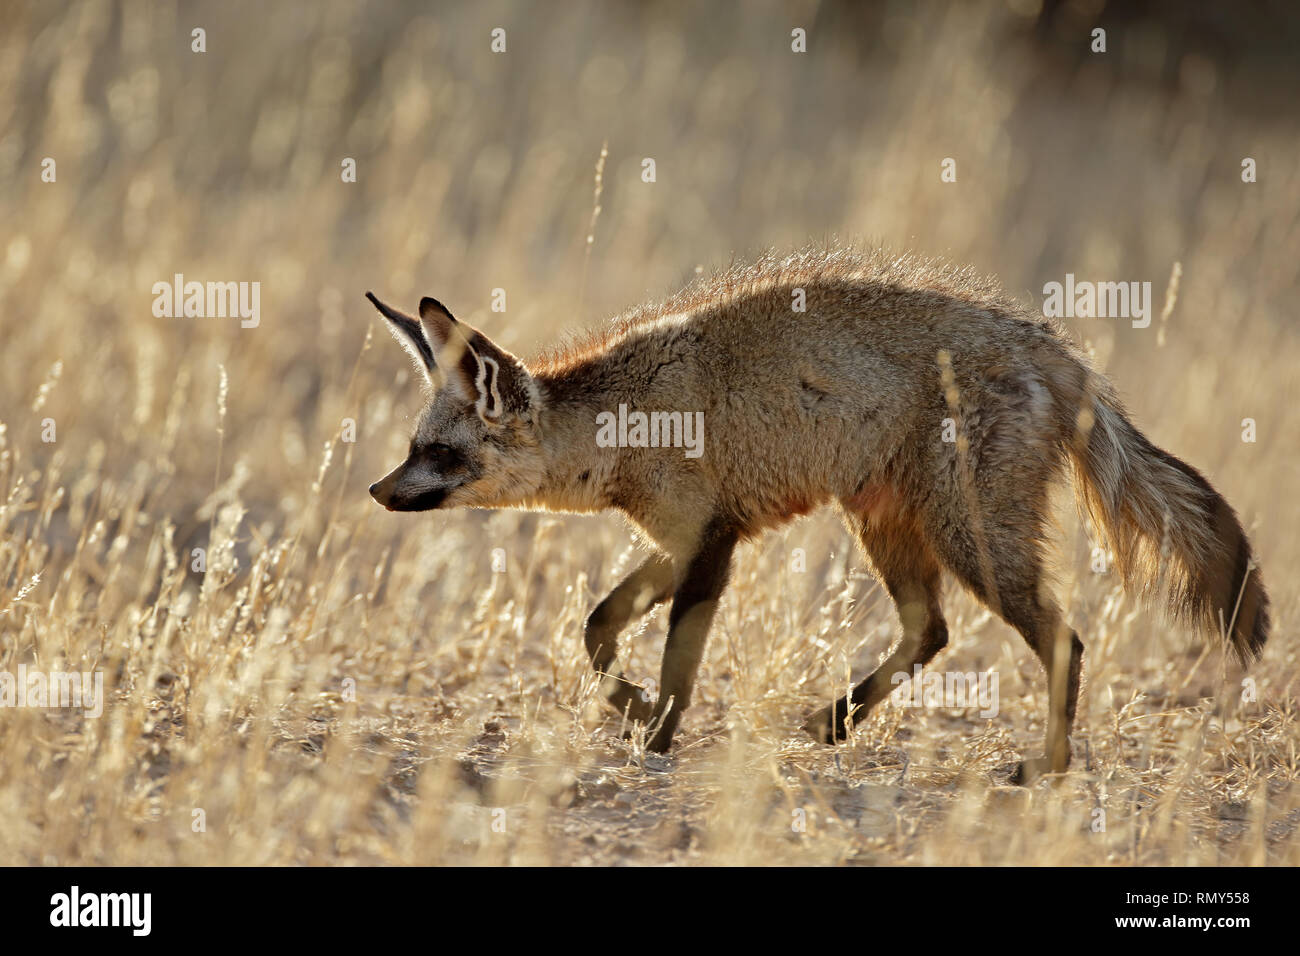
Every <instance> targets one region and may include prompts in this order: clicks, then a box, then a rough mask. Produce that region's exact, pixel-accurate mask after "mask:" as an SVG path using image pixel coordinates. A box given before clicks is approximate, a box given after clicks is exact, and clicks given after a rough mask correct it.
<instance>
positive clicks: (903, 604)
mask: <svg viewBox="0 0 1300 956" xmlns="http://www.w3.org/2000/svg"><path fill="white" fill-rule="evenodd" d="M849 521H850V526H851V527H853V529H854V530H855V531H856V532H857V534H858V537H859V539H860V540H861V541H862V545H863V547H864V548H865V549H866V552H867V554H868V556H869V557H870V558H871V562H872V564H873V565H875V569H876V573H877V575H878V576H879V577H880V579H881V580H882V582H883V583H884V585H885V588H886V589H887V590H888V591H889V596H890V597H892V598H893V599H894V605H895V607H896V608H897V610H898V617H899V620H900V621H901V622H902V624H903V639H902V640H901V641H900V642H899V644H898V647H896V648H895V649H894V652H893V653H892V654H890V655H889V657H887V658H886V659H885V661H884V663H882V664H881V665H880V666H879V667H878V668H876V670H875V671H873V672H872V673H871V675H870V676H868V677H867V678H866V680H864V681H862V682H861V683H860V684H858V685H857V686H856V687H854V688H853V691H852V693H850V694H849V695H848V696H846V697H841V698H840V699H839V700H837V701H836V702H835V703H834V704H833V705H831V706H829V707H823V708H822V709H821V710H819V711H817V712H816V713H815V714H813V715H812V716H811V717H810V718H809V719H808V721H807V722H806V723H805V724H804V729H805V730H806V731H807V732H808V733H810V734H812V736H813V737H814V738H816V739H817V740H820V741H822V742H823V743H828V744H833V743H839V742H840V741H842V740H846V739H847V738H848V735H849V727H850V726H851V725H853V724H856V723H857V722H858V721H860V720H862V719H863V718H864V717H866V716H867V714H868V713H869V712H870V711H871V708H873V707H875V706H876V705H877V704H879V703H880V702H881V701H882V700H884V699H885V698H886V697H888V696H889V695H890V694H891V693H893V691H894V690H895V689H896V688H897V687H898V686H899V684H900V683H902V681H903V679H904V678H905V679H908V680H910V679H911V678H912V676H913V673H914V670H913V669H914V668H915V667H916V666H917V665H918V664H919V665H921V666H925V665H926V664H928V663H930V661H931V660H932V659H933V658H934V656H935V655H936V654H938V653H939V652H940V651H941V650H943V649H944V647H946V646H947V644H948V626H947V624H945V623H944V619H943V611H942V610H941V609H940V607H939V580H940V579H939V564H938V561H937V560H936V559H935V557H934V555H933V553H932V552H931V551H930V549H929V547H928V545H926V543H925V541H924V539H923V538H922V537H921V535H920V532H919V530H918V529H917V528H916V527H915V526H913V525H912V524H911V523H910V522H909V520H908V519H907V516H906V515H905V514H902V513H893V514H890V515H884V516H881V515H878V516H876V517H875V519H874V520H873V521H871V522H866V521H863V520H862V519H860V518H857V517H856V516H854V515H850V516H849ZM900 674H901V675H904V677H903V678H900V677H899V676H898V675H900Z"/></svg>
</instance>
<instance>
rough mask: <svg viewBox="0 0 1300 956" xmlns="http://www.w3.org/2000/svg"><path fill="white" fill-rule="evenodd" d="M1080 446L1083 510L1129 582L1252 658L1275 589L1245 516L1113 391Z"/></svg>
mask: <svg viewBox="0 0 1300 956" xmlns="http://www.w3.org/2000/svg"><path fill="white" fill-rule="evenodd" d="M1093 419H1094V420H1093V422H1092V425H1091V428H1090V429H1089V430H1087V432H1086V439H1082V438H1081V441H1080V443H1079V444H1078V446H1077V447H1076V448H1075V449H1074V451H1073V458H1074V464H1075V469H1076V473H1077V475H1078V478H1079V480H1077V481H1076V482H1075V488H1076V491H1077V494H1078V497H1079V502H1080V507H1081V509H1082V510H1083V511H1084V512H1085V513H1086V514H1087V515H1088V516H1089V517H1090V518H1091V519H1092V521H1093V523H1094V524H1095V525H1097V526H1098V527H1099V528H1101V529H1102V531H1103V532H1104V533H1105V534H1106V536H1107V538H1108V539H1109V544H1110V547H1111V550H1112V551H1113V553H1114V556H1115V563H1116V566H1117V567H1118V569H1119V572H1120V574H1121V575H1122V576H1123V578H1124V581H1125V584H1126V585H1129V584H1135V585H1137V586H1138V587H1139V588H1140V589H1141V590H1142V591H1143V592H1144V593H1148V594H1150V593H1153V592H1154V593H1156V594H1158V595H1160V596H1162V597H1163V598H1164V601H1165V604H1166V606H1167V607H1168V609H1169V611H1170V612H1171V613H1172V615H1173V616H1175V617H1177V618H1180V619H1183V620H1185V621H1187V622H1188V623H1190V624H1193V625H1195V626H1196V627H1198V628H1199V629H1200V630H1201V631H1203V632H1206V633H1213V634H1218V635H1222V636H1223V637H1225V638H1226V639H1227V641H1228V642H1229V643H1230V644H1231V645H1232V648H1233V650H1235V651H1236V653H1237V655H1238V656H1239V657H1240V658H1241V660H1242V661H1243V662H1245V663H1249V662H1250V661H1253V660H1254V659H1256V658H1257V657H1259V655H1260V653H1261V652H1262V651H1263V649H1264V642H1265V641H1267V640H1268V631H1269V602H1268V594H1267V592H1266V591H1265V590H1264V584H1263V581H1262V579H1261V578H1260V573H1259V567H1258V565H1257V564H1256V562H1255V558H1254V554H1253V552H1252V551H1251V547H1250V542H1249V541H1248V540H1247V539H1246V533H1245V531H1243V530H1242V527H1241V522H1240V521H1239V520H1238V519H1237V515H1236V513H1235V512H1234V511H1233V510H1232V508H1231V506H1229V504H1228V503H1227V502H1226V501H1225V500H1224V499H1223V496H1222V495H1220V494H1219V493H1218V492H1217V491H1215V490H1214V488H1213V487H1212V486H1211V485H1210V483H1209V482H1208V481H1206V480H1205V478H1204V477H1203V476H1202V475H1201V473H1200V472H1198V471H1197V470H1196V469H1195V468H1193V467H1191V466H1190V465H1188V464H1187V463H1186V462H1183V461H1180V460H1179V459H1177V458H1175V457H1174V456H1173V455H1170V454H1169V453H1168V452H1165V451H1162V450H1161V449H1159V448H1157V447H1156V446H1155V445H1153V444H1151V442H1150V441H1148V440H1147V438H1146V436H1144V435H1143V434H1142V433H1141V432H1139V431H1138V430H1137V428H1135V427H1134V426H1133V423H1132V422H1130V421H1129V420H1128V417H1127V416H1126V415H1125V414H1124V409H1123V407H1122V406H1121V405H1120V404H1119V402H1118V400H1117V399H1116V398H1115V397H1114V396H1113V395H1112V394H1109V393H1108V391H1107V392H1103V393H1102V394H1099V395H1097V396H1096V397H1095V398H1094V400H1093Z"/></svg>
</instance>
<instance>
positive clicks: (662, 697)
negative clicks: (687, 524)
mask: <svg viewBox="0 0 1300 956" xmlns="http://www.w3.org/2000/svg"><path fill="white" fill-rule="evenodd" d="M738 537H739V536H738V535H737V533H736V531H735V530H734V529H733V528H730V527H729V526H727V525H725V524H723V523H721V522H718V521H716V520H715V521H713V522H711V523H710V524H709V525H708V527H707V528H706V529H705V531H704V533H703V534H702V535H701V536H700V542H699V544H698V545H697V547H696V550H695V555H694V557H692V558H691V559H690V561H689V562H687V563H686V566H685V572H684V573H683V575H682V580H681V583H680V584H678V585H677V590H676V591H675V592H674V593H673V608H672V611H671V612H669V615H668V641H667V643H666V644H665V645H664V662H663V669H662V671H661V672H660V676H659V699H658V701H656V703H655V707H654V712H653V713H652V714H651V721H652V723H657V724H658V729H657V730H656V731H655V734H654V736H653V737H652V738H651V739H650V742H649V744H647V746H648V747H649V749H650V750H653V751H654V752H655V753H664V752H666V751H667V750H668V748H669V747H670V746H672V742H673V733H674V732H675V731H676V730H677V725H678V723H680V721H681V718H682V712H683V711H685V710H686V708H687V707H688V706H690V703H691V691H692V689H693V688H694V686H695V672H696V671H697V670H698V669H699V666H700V659H701V658H702V657H703V656H704V644H705V640H706V639H707V638H708V636H709V625H710V624H712V623H713V613H714V611H716V610H717V607H718V598H719V597H721V596H722V591H723V589H724V588H726V586H727V575H728V573H729V572H730V570H731V555H732V552H733V551H734V550H735V547H736V541H737V539H738Z"/></svg>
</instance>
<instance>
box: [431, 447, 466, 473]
mask: <svg viewBox="0 0 1300 956" xmlns="http://www.w3.org/2000/svg"><path fill="white" fill-rule="evenodd" d="M428 454H429V457H430V458H432V459H433V463H434V465H436V466H437V467H438V468H439V469H440V470H445V469H448V468H454V467H456V466H457V465H458V464H460V452H458V451H456V449H454V448H452V447H451V446H450V445H444V444H443V443H442V442H438V443H437V444H434V445H430V446H429V450H428Z"/></svg>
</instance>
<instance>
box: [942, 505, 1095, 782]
mask: <svg viewBox="0 0 1300 956" xmlns="http://www.w3.org/2000/svg"><path fill="white" fill-rule="evenodd" d="M1033 505H1034V497H1033V496H1032V495H1028V494H1027V495H1026V496H1025V497H1024V498H1022V499H1021V501H1020V505H1019V507H1015V506H1010V505H1008V506H1007V507H1006V508H1005V509H1004V511H1005V512H1007V513H1005V514H1003V515H1001V518H1002V520H998V519H999V515H996V514H992V513H989V512H987V511H986V512H985V514H984V522H983V528H982V532H983V533H982V534H981V535H977V534H974V533H973V532H972V531H971V529H970V525H969V523H968V522H949V523H947V524H945V525H944V526H943V527H940V528H935V529H934V532H935V533H934V535H933V540H935V541H936V543H937V545H938V548H939V552H940V555H941V557H942V559H943V561H944V563H945V564H947V565H948V567H949V568H950V569H951V570H952V572H953V573H954V574H955V575H956V576H957V577H958V578H959V579H960V580H961V581H962V583H963V584H965V585H966V586H967V587H968V588H969V589H970V590H971V591H972V592H973V593H974V594H975V595H976V597H978V598H979V599H980V600H981V601H982V602H983V603H984V604H985V605H987V606H988V607H989V608H990V609H991V610H993V611H996V612H997V613H998V614H999V615H1000V616H1001V617H1002V619H1003V620H1005V621H1006V622H1007V623H1008V624H1010V625H1011V626H1012V627H1014V628H1015V629H1016V630H1017V631H1019V632H1020V634H1021V636H1022V637H1023V638H1024V639H1025V642H1026V643H1027V644H1028V645H1029V647H1030V649H1031V650H1033V652H1034V654H1035V655H1036V656H1037V657H1038V659H1039V661H1040V662H1041V663H1042V665H1043V669H1044V670H1045V671H1046V672H1047V706H1048V715H1047V741H1046V746H1045V754H1044V756H1043V757H1041V758H1035V759H1030V760H1024V761H1021V763H1020V764H1019V766H1018V767H1017V768H1016V770H1015V773H1014V775H1013V777H1012V782H1014V783H1029V782H1031V781H1032V780H1033V779H1034V778H1035V777H1037V776H1039V775H1040V774H1042V773H1046V772H1049V771H1050V772H1051V773H1063V772H1065V770H1066V768H1067V767H1069V764H1070V730H1071V728H1072V727H1073V725H1074V714H1075V710H1076V707H1077V705H1078V702H1079V681H1080V677H1081V674H1082V670H1083V642H1082V641H1080V640H1079V635H1077V634H1075V633H1074V632H1073V631H1072V630H1070V628H1069V627H1068V626H1067V625H1066V624H1065V622H1064V620H1063V618H1062V616H1061V611H1060V608H1059V607H1058V606H1057V604H1056V602H1055V601H1054V600H1053V599H1052V597H1051V596H1050V595H1049V594H1048V593H1047V591H1046V590H1045V589H1044V587H1043V582H1042V577H1043V573H1042V555H1041V545H1040V541H1041V532H1040V530H1039V528H1040V520H1039V519H1038V517H1037V515H1038V514H1040V513H1041V511H1039V509H1037V508H1035V507H1033ZM1022 509H1023V510H1022ZM981 541H982V542H983V543H984V546H983V547H981V546H980V545H981ZM994 582H996V583H994Z"/></svg>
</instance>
